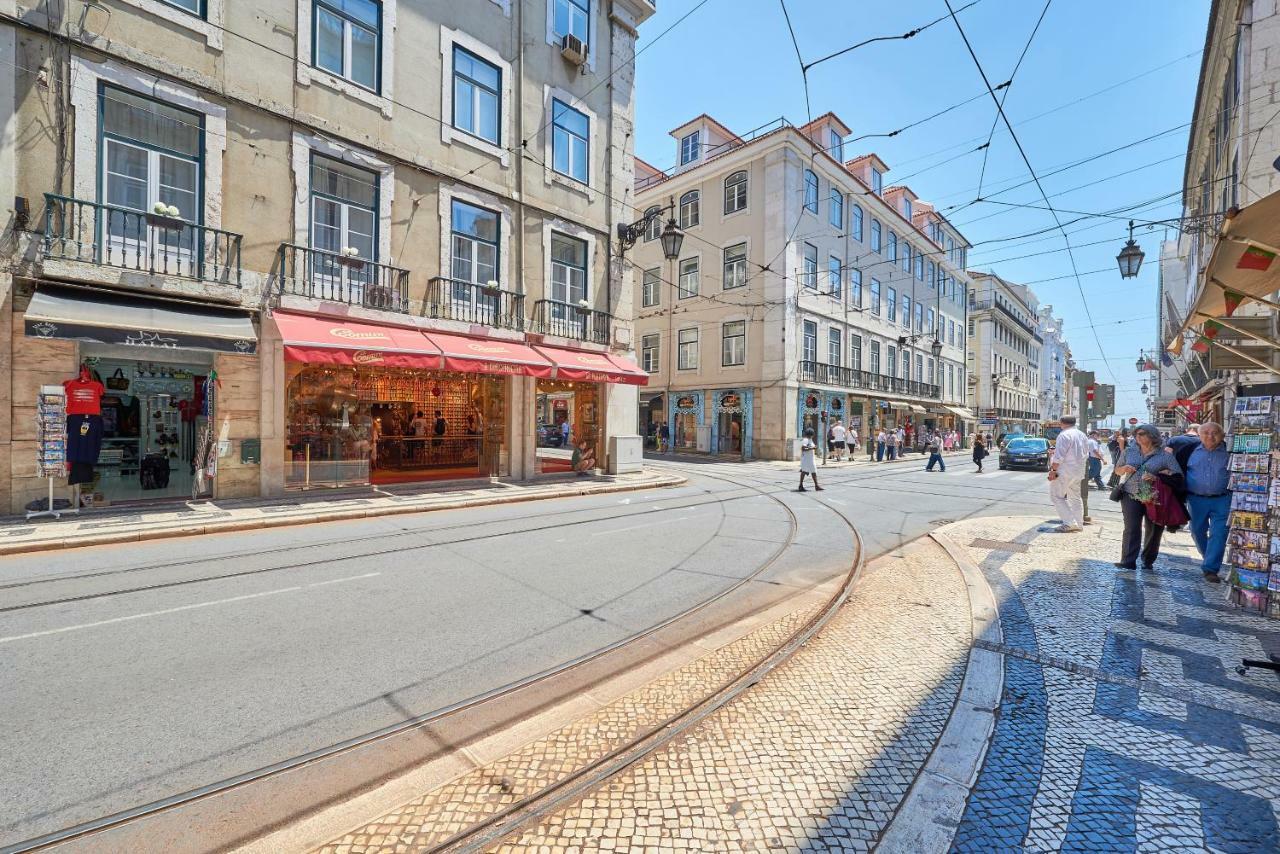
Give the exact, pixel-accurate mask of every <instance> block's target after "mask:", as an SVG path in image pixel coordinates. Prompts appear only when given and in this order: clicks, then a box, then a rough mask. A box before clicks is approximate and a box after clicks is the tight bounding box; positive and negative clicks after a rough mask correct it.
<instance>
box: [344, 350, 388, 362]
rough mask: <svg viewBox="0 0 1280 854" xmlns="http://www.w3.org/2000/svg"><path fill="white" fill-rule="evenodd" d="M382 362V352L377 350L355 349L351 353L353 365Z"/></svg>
mask: <svg viewBox="0 0 1280 854" xmlns="http://www.w3.org/2000/svg"><path fill="white" fill-rule="evenodd" d="M382 362H383V358H382V354H381V353H379V352H378V351H377V350H356V351H355V352H354V353H352V354H351V363H352V364H353V365H380V364H382Z"/></svg>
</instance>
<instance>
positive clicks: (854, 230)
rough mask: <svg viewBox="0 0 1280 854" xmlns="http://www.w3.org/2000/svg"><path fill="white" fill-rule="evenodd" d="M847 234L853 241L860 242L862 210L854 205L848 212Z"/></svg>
mask: <svg viewBox="0 0 1280 854" xmlns="http://www.w3.org/2000/svg"><path fill="white" fill-rule="evenodd" d="M849 233H850V234H852V235H853V239H854V240H856V241H858V242H859V243H861V242H862V208H861V207H860V206H859V205H854V206H853V209H852V210H850V211H849Z"/></svg>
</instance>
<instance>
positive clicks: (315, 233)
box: [311, 153, 378, 261]
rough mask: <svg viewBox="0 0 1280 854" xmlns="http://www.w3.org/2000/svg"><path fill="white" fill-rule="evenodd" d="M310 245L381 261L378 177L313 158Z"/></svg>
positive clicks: (317, 155)
mask: <svg viewBox="0 0 1280 854" xmlns="http://www.w3.org/2000/svg"><path fill="white" fill-rule="evenodd" d="M311 246H312V248H314V249H322V250H324V251H325V252H331V253H334V254H335V255H354V256H355V257H357V258H363V259H366V260H369V261H376V260H378V177H377V175H375V174H374V173H372V172H367V171H365V170H364V169H358V168H356V167H355V166H352V165H350V164H349V163H343V162H342V161H340V160H334V159H333V158H330V157H325V156H323V155H320V154H314V153H313V154H312V155H311ZM352 249H354V250H355V251H354V252H351V251H350V250H352Z"/></svg>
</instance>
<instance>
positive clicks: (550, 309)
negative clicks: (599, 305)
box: [533, 299, 613, 344]
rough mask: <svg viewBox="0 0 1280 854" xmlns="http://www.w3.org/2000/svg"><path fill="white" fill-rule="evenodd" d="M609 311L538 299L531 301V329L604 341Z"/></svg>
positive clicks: (609, 324)
mask: <svg viewBox="0 0 1280 854" xmlns="http://www.w3.org/2000/svg"><path fill="white" fill-rule="evenodd" d="M612 327H613V315H612V314H608V313H606V312H603V311H596V310H595V309H593V308H583V307H582V306H578V305H570V304H569V303H567V302H559V301H557V300H550V299H540V300H538V301H537V302H535V303H534V304H533V330H534V331H535V332H541V333H542V334H544V335H559V336H560V337H561V338H572V339H574V340H577V341H590V342H591V343H592V344H608V343H609V340H610V338H609V336H610V333H611V330H612Z"/></svg>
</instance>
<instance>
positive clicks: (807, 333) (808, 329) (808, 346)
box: [800, 320, 818, 362]
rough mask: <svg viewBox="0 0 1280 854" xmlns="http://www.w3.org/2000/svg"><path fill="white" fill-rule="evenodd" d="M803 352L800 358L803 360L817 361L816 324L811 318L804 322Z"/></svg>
mask: <svg viewBox="0 0 1280 854" xmlns="http://www.w3.org/2000/svg"><path fill="white" fill-rule="evenodd" d="M803 346H804V353H803V354H802V355H801V357H800V358H801V360H802V361H805V362H816V361H818V324H816V323H814V322H813V321H812V320H806V321H805V322H804V342H803Z"/></svg>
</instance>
